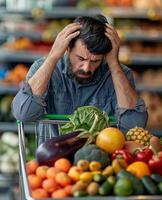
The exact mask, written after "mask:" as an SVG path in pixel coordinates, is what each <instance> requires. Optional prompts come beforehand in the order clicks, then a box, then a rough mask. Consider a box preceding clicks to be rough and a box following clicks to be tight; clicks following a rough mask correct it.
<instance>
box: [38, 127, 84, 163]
mask: <svg viewBox="0 0 162 200" xmlns="http://www.w3.org/2000/svg"><path fill="white" fill-rule="evenodd" d="M80 133H81V131H75V132H71V133H69V134H66V135H63V136H58V137H54V138H51V139H48V140H46V141H45V142H44V143H42V144H41V145H39V147H38V148H37V150H36V159H37V161H38V163H39V164H40V165H48V166H53V164H54V162H55V161H56V160H57V159H59V158H61V157H65V158H68V159H71V158H73V156H74V153H75V152H76V151H77V150H78V149H80V148H81V147H82V146H83V145H84V144H85V142H86V141H87V138H79V137H77V136H78V135H79V134H80Z"/></svg>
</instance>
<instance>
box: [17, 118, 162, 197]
mask: <svg viewBox="0 0 162 200" xmlns="http://www.w3.org/2000/svg"><path fill="white" fill-rule="evenodd" d="M68 120H69V116H68V115H45V116H44V117H43V119H41V120H39V121H37V122H36V123H35V134H36V137H35V138H36V147H37V145H38V143H37V140H38V138H39V130H38V128H37V127H38V124H40V123H41V124H44V125H45V126H46V128H47V129H48V130H49V131H47V132H46V133H45V139H49V138H51V137H52V133H51V131H50V130H51V125H60V124H65V123H67V122H68ZM110 124H111V126H115V124H116V121H115V118H114V117H110ZM17 125H18V137H19V186H20V198H19V199H20V200H34V199H33V198H32V197H31V195H30V189H29V185H28V179H27V173H26V168H25V163H26V146H25V132H24V124H23V122H21V121H17ZM65 199H66V200H74V199H75V200H79V199H81V198H74V197H71V198H64V200H65ZM82 199H84V200H139V199H145V200H146V199H147V200H162V196H160V195H157V196H153V195H152V196H151V195H147V196H146V195H140V196H130V197H115V196H109V197H89V196H88V197H82ZM44 200H51V198H46V199H44ZM55 200H56V199H55Z"/></svg>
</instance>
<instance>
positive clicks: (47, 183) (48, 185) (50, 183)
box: [42, 179, 59, 193]
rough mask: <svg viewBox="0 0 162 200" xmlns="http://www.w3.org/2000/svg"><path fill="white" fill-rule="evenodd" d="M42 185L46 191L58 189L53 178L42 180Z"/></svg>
mask: <svg viewBox="0 0 162 200" xmlns="http://www.w3.org/2000/svg"><path fill="white" fill-rule="evenodd" d="M42 187H43V189H45V190H46V191H47V192H50V193H51V192H53V191H55V190H57V189H59V185H58V184H57V183H56V181H55V180H54V179H45V180H44V181H43V182H42Z"/></svg>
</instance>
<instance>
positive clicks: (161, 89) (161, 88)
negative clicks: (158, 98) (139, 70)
mask: <svg viewBox="0 0 162 200" xmlns="http://www.w3.org/2000/svg"><path fill="white" fill-rule="evenodd" d="M136 88H137V90H138V91H139V92H155V93H159V94H162V86H146V85H142V84H137V85H136Z"/></svg>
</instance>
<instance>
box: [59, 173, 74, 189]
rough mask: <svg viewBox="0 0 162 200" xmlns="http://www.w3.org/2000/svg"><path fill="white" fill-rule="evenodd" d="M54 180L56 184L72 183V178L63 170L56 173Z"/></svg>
mask: <svg viewBox="0 0 162 200" xmlns="http://www.w3.org/2000/svg"><path fill="white" fill-rule="evenodd" d="M55 180H56V182H57V183H58V184H60V185H61V186H63V187H64V186H67V185H70V184H71V183H72V179H71V178H70V177H69V176H68V175H67V174H66V173H65V172H59V173H57V174H56V178H55Z"/></svg>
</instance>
